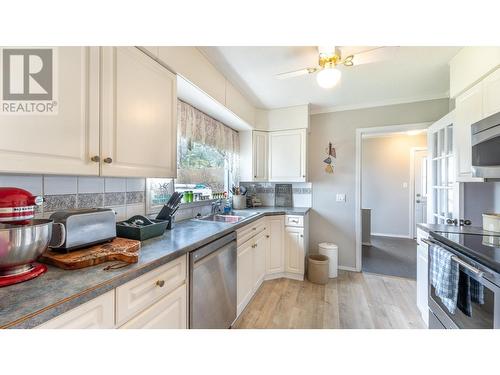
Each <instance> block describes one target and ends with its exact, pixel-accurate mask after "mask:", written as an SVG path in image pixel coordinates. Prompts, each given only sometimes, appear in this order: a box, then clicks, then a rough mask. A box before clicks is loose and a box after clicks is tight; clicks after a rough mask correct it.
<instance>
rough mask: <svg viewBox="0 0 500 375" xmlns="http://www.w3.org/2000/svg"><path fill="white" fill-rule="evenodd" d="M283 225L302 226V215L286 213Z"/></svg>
mask: <svg viewBox="0 0 500 375" xmlns="http://www.w3.org/2000/svg"><path fill="white" fill-rule="evenodd" d="M285 225H286V226H287V227H303V226H304V216H300V215H286V216H285Z"/></svg>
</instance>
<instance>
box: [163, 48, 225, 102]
mask: <svg viewBox="0 0 500 375" xmlns="http://www.w3.org/2000/svg"><path fill="white" fill-rule="evenodd" d="M158 59H159V60H160V61H161V62H162V63H164V64H165V65H166V66H168V67H169V68H170V69H171V70H172V71H174V72H176V73H177V74H179V75H181V76H183V77H184V78H185V79H187V80H188V81H190V82H191V83H193V84H194V85H196V86H197V87H199V88H200V89H201V90H202V91H204V92H205V93H206V94H208V95H209V96H211V97H212V98H213V99H215V100H217V101H218V102H219V103H221V104H223V105H225V102H226V79H225V77H224V76H223V75H222V74H221V73H219V71H218V70H217V69H216V68H215V67H214V66H213V65H212V64H211V63H210V62H209V61H208V60H207V58H206V57H205V56H204V55H203V54H202V53H201V52H200V51H199V50H198V48H196V47H159V48H158Z"/></svg>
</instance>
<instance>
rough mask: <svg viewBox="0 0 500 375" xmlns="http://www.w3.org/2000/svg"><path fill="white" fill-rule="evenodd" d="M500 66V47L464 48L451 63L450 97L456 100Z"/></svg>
mask: <svg viewBox="0 0 500 375" xmlns="http://www.w3.org/2000/svg"><path fill="white" fill-rule="evenodd" d="M499 66H500V47H464V48H462V49H461V50H460V51H459V52H458V53H457V54H456V55H455V57H453V59H451V61H450V97H451V98H455V97H457V96H458V95H460V94H461V93H463V92H464V91H466V90H467V89H468V88H470V87H471V86H473V85H474V84H476V83H477V82H479V81H480V80H481V79H482V78H483V77H484V76H486V75H487V74H489V73H490V72H492V71H493V70H495V69H496V68H497V67H499Z"/></svg>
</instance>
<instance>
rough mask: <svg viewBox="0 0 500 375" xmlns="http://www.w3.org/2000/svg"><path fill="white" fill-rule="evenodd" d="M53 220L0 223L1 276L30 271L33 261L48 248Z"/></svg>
mask: <svg viewBox="0 0 500 375" xmlns="http://www.w3.org/2000/svg"><path fill="white" fill-rule="evenodd" d="M52 224H53V221H52V220H45V219H40V220H31V221H30V222H29V224H26V225H14V224H0V276H7V275H14V274H19V273H23V272H26V271H29V270H30V269H31V267H32V266H31V264H30V263H31V262H34V261H35V260H37V259H38V257H39V256H40V255H42V253H43V252H44V251H45V250H46V249H47V247H48V245H49V242H50V239H51V237H52Z"/></svg>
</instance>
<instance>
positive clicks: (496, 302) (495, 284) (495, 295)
mask: <svg viewBox="0 0 500 375" xmlns="http://www.w3.org/2000/svg"><path fill="white" fill-rule="evenodd" d="M424 242H426V243H427V244H428V245H430V246H439V247H441V248H443V249H445V250H447V251H449V252H451V253H452V254H453V256H452V261H454V262H456V263H458V266H459V277H458V283H459V285H458V288H459V291H460V290H461V291H462V293H464V292H463V291H464V289H461V288H470V285H472V284H474V285H475V286H476V288H477V290H478V293H479V294H480V295H479V298H470V295H468V297H469V300H468V303H467V308H466V309H465V308H457V309H456V310H455V312H454V313H453V314H452V313H450V311H449V310H448V309H447V308H446V306H444V304H443V303H442V301H441V299H440V298H439V297H438V296H436V290H435V288H434V286H432V283H431V281H430V279H429V310H430V311H429V328H431V329H432V328H474V329H477V328H490V329H491V328H500V235H498V236H496V235H478V234H462V233H437V232H431V234H430V237H429V238H428V239H426V240H424ZM430 246H429V248H430ZM431 256H432V252H431V251H429V267H430V265H431V263H432V259H431ZM429 271H430V270H429ZM429 273H430V272H429ZM466 292H467V293H469V291H468V290H466ZM459 293H460V292H459Z"/></svg>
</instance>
